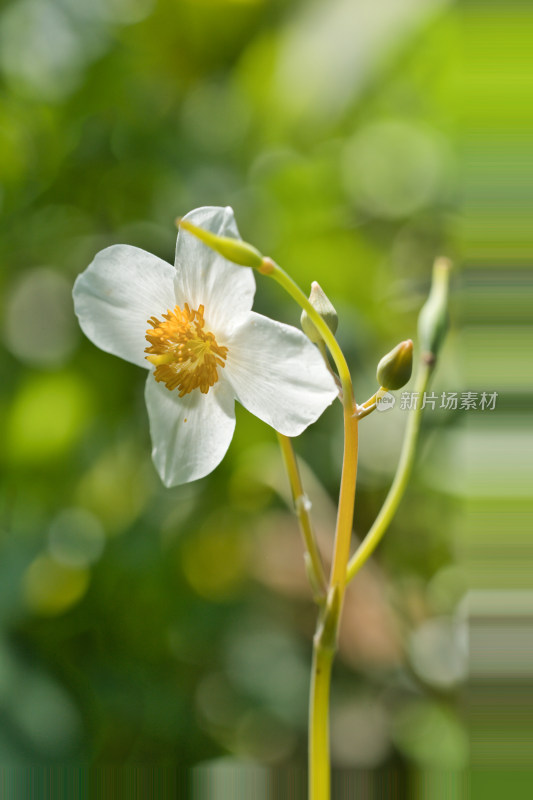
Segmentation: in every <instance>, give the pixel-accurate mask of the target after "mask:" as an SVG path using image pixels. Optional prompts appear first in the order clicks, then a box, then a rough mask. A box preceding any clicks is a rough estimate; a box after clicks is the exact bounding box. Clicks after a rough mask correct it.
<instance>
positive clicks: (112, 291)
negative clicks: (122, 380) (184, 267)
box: [72, 244, 176, 368]
mask: <svg viewBox="0 0 533 800" xmlns="http://www.w3.org/2000/svg"><path fill="white" fill-rule="evenodd" d="M174 277H175V270H174V267H172V266H171V265H170V264H167V263H166V261H162V260H161V259H160V258H157V256H154V255H152V254H151V253H147V252H146V251H145V250H140V249H139V248H138V247H130V246H129V245H126V244H116V245H113V246H112V247H108V248H106V249H105V250H101V251H100V252H99V253H98V254H97V255H96V256H95V258H94V260H93V261H92V262H91V264H89V266H88V267H87V269H86V270H85V272H82V273H81V275H78V277H77V278H76V282H75V283H74V290H73V293H72V294H73V298H74V310H75V312H76V315H77V317H78V320H79V323H80V327H81V329H82V331H83V332H84V334H85V335H86V336H87V338H88V339H90V340H91V341H92V342H93V343H94V344H95V345H96V346H97V347H99V348H100V349H101V350H105V351H106V352H107V353H112V354H113V355H116V356H120V358H124V359H125V360H126V361H131V362H133V364H137V365H138V366H140V367H146V368H147V367H149V366H150V365H149V364H148V362H147V361H146V358H145V353H144V349H145V347H146V341H145V334H146V329H147V328H148V319H149V318H150V317H151V316H152V315H153V314H164V313H165V312H166V311H167V310H168V309H169V308H173V307H174V306H175V304H176V300H175V293H174Z"/></svg>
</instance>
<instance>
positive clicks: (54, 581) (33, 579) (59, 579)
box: [23, 555, 89, 616]
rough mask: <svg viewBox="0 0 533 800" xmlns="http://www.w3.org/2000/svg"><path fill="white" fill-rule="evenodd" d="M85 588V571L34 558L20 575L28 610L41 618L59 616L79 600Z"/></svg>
mask: <svg viewBox="0 0 533 800" xmlns="http://www.w3.org/2000/svg"><path fill="white" fill-rule="evenodd" d="M88 585H89V572H88V570H86V569H75V568H72V567H67V566H65V565H64V564H59V563H58V562H57V561H55V559H53V558H51V557H50V556H47V555H41V556H37V558H36V559H35V560H34V561H33V562H32V563H31V564H30V566H29V567H28V569H27V570H26V574H25V575H24V582H23V589H24V597H25V600H26V603H27V605H28V607H29V608H30V610H31V611H34V612H35V613H37V614H41V615H43V616H54V615H56V614H61V613H63V612H64V611H66V610H67V609H69V608H70V607H71V606H73V605H75V603H77V602H78V600H80V599H81V598H82V597H83V595H84V594H85V592H86V590H87V586H88Z"/></svg>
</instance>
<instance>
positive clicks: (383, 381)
mask: <svg viewBox="0 0 533 800" xmlns="http://www.w3.org/2000/svg"><path fill="white" fill-rule="evenodd" d="M412 371H413V343H412V341H411V339H406V340H405V342H400V344H397V345H396V347H395V348H394V350H391V351H390V353H387V355H386V356H383V358H382V359H381V361H380V362H379V364H378V368H377V371H376V377H377V379H378V383H379V385H380V386H383V388H384V389H392V390H393V391H394V390H395V389H401V388H402V386H405V384H406V383H407V381H408V380H409V378H410V377H411V372H412Z"/></svg>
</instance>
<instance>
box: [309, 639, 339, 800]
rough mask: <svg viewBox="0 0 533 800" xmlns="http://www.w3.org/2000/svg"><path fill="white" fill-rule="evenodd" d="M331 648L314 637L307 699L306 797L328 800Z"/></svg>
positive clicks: (329, 779) (329, 778)
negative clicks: (309, 687) (308, 700)
mask: <svg viewBox="0 0 533 800" xmlns="http://www.w3.org/2000/svg"><path fill="white" fill-rule="evenodd" d="M333 655H334V651H333V650H329V649H327V648H324V647H322V646H321V643H320V640H319V638H318V636H317V637H315V640H314V643H313V666H312V672H311V693H310V702H309V800H329V798H330V794H331V789H330V784H331V777H330V775H331V766H330V757H329V690H330V685H331V668H332V665H333Z"/></svg>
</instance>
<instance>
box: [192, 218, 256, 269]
mask: <svg viewBox="0 0 533 800" xmlns="http://www.w3.org/2000/svg"><path fill="white" fill-rule="evenodd" d="M177 224H178V227H179V228H182V229H183V230H185V231H188V232H189V233H192V235H193V236H196V238H197V239H200V241H201V242H203V243H204V244H206V245H207V246H208V247H210V248H211V249H212V250H215V251H216V252H217V253H220V255H221V256H224V258H227V259H228V261H232V262H233V263H234V264H238V265H239V266H240V267H252V268H254V269H257V268H259V267H260V266H261V264H262V262H263V256H262V255H261V253H260V252H259V250H257V249H256V248H255V247H253V246H252V245H251V244H248V243H247V242H243V241H242V239H232V238H231V237H229V236H217V235H216V234H215V233H211V231H206V230H204V228H199V227H198V226H197V225H193V223H192V222H189V220H188V219H180V220H178V223H177Z"/></svg>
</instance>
